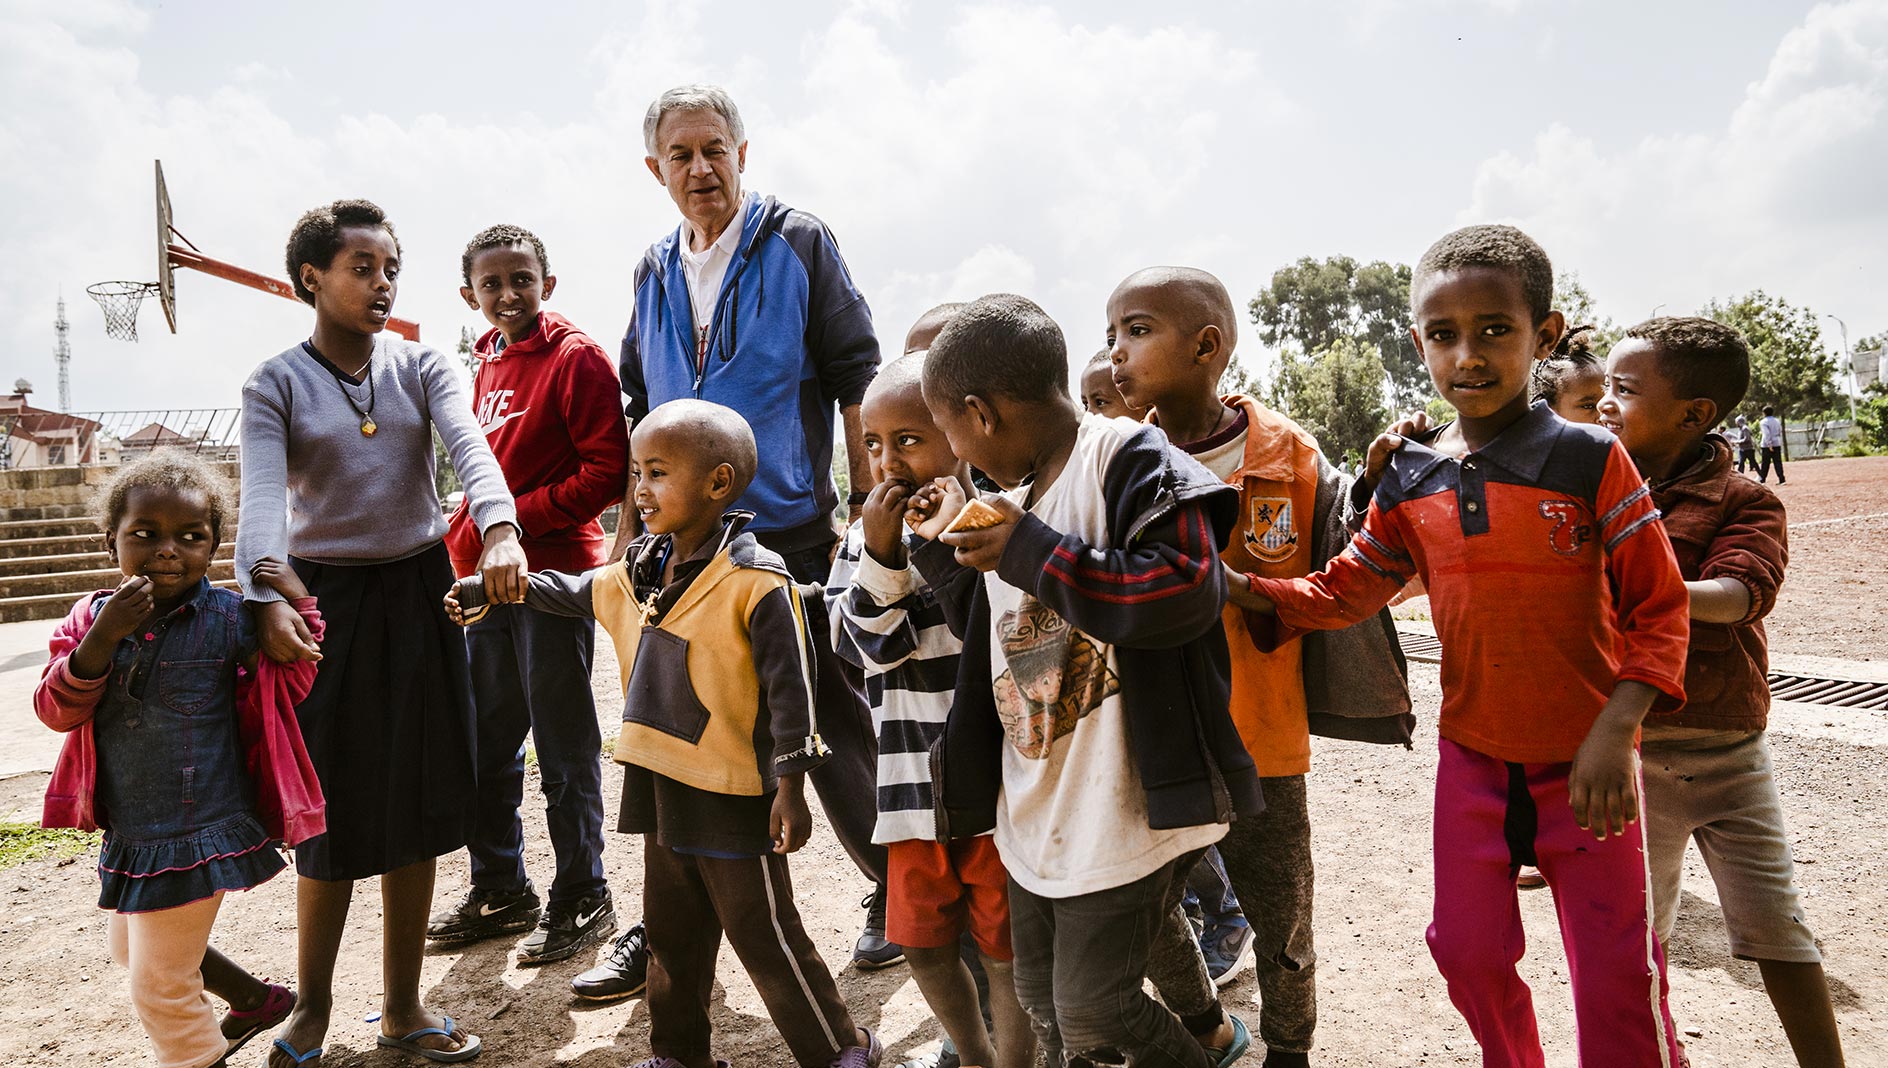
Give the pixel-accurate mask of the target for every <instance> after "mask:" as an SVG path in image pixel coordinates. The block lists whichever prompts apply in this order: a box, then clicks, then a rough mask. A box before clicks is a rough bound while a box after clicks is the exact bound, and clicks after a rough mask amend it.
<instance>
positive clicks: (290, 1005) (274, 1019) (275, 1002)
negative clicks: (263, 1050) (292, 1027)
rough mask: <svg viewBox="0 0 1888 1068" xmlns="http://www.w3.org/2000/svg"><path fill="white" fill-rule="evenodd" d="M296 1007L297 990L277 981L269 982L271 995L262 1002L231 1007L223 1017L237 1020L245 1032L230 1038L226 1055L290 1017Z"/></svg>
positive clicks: (228, 1055) (231, 1054)
mask: <svg viewBox="0 0 1888 1068" xmlns="http://www.w3.org/2000/svg"><path fill="white" fill-rule="evenodd" d="M294 1009H295V991H293V990H290V989H289V988H288V987H285V986H281V985H279V984H276V983H270V984H269V996H268V997H265V998H263V999H262V1004H261V1005H260V1006H259V1007H257V1008H253V1009H246V1010H245V1009H231V1010H229V1012H228V1013H226V1014H225V1015H224V1017H223V1019H225V1020H237V1021H239V1022H241V1023H242V1025H243V1033H242V1034H240V1035H237V1036H236V1037H235V1038H232V1039H230V1040H229V1052H227V1053H225V1054H223V1056H224V1057H233V1056H235V1055H236V1051H237V1050H239V1049H242V1048H243V1047H244V1046H245V1045H248V1043H249V1040H250V1039H252V1038H254V1037H256V1036H257V1035H259V1034H261V1033H262V1032H264V1031H269V1030H273V1029H274V1028H275V1026H276V1025H277V1024H280V1023H281V1022H282V1021H283V1020H286V1019H288V1014H289V1013H290V1012H292V1011H294Z"/></svg>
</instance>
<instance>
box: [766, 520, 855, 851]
mask: <svg viewBox="0 0 1888 1068" xmlns="http://www.w3.org/2000/svg"><path fill="white" fill-rule="evenodd" d="M767 538H768V536H767V535H766V534H757V535H755V540H757V541H759V542H760V543H761V545H763V546H766V547H768V548H773V546H770V545H768V544H767ZM835 540H836V539H835ZM775 551H776V552H779V550H777V549H776V550H775ZM832 553H833V542H830V541H829V542H826V543H824V544H821V545H816V546H813V547H811V548H807V549H798V550H794V551H792V552H782V553H780V555H781V557H782V559H784V560H785V561H786V563H787V573H788V574H790V575H792V576H793V580H794V581H795V582H818V583H822V584H823V583H825V581H826V580H827V578H829V577H831V575H832V570H833V556H832ZM820 667H822V668H827V667H834V668H836V669H837V670H838V671H839V672H840V674H841V677H842V678H843V679H844V680H845V685H846V688H847V689H849V690H850V691H851V692H852V696H853V699H852V700H840V701H829V700H822V701H821V702H820V706H819V733H820V737H822V738H823V739H825V742H826V745H827V747H828V748H830V749H832V751H833V755H832V757H831V758H830V759H829V760H827V761H826V762H825V763H824V764H821V765H820V766H819V767H816V768H814V769H813V770H812V771H810V772H808V773H807V779H808V780H809V781H811V782H812V784H813V792H814V793H815V794H817V795H818V796H819V803H820V807H821V808H823V809H825V810H826V822H827V823H830V824H832V828H833V837H835V838H837V839H839V844H840V846H841V847H843V848H844V849H845V851H846V855H847V856H849V857H851V858H852V862H853V863H854V864H856V865H858V867H859V871H860V872H861V873H862V874H863V875H864V876H865V877H866V878H867V879H870V880H872V882H873V884H875V885H877V886H884V885H885V847H884V846H882V845H877V844H875V843H874V842H873V841H872V828H873V827H874V825H876V824H877V822H878V736H877V735H876V734H875V733H874V732H873V730H872V709H871V707H870V706H869V705H867V704H866V702H865V675H864V673H863V672H861V671H860V670H859V668H858V667H856V666H854V665H852V664H849V663H846V662H845V661H843V660H841V659H839V658H838V657H837V656H828V657H825V658H823V659H822V660H821V662H820ZM821 692H822V697H824V696H825V695H827V694H828V693H831V692H833V691H830V690H828V689H827V688H825V687H822V688H821Z"/></svg>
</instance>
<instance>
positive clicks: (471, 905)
mask: <svg viewBox="0 0 1888 1068" xmlns="http://www.w3.org/2000/svg"><path fill="white" fill-rule="evenodd" d="M537 922H538V895H537V891H535V890H533V889H531V884H530V883H526V884H524V889H523V890H480V889H479V888H478V887H476V886H475V887H473V888H472V889H471V890H470V891H468V892H467V893H466V895H465V899H464V900H463V901H460V902H459V903H458V904H457V905H455V906H453V907H452V908H449V909H447V910H445V911H444V912H437V913H434V914H433V917H432V919H430V920H428V921H426V938H427V941H430V942H440V943H443V944H447V945H451V944H456V943H459V942H477V941H479V940H480V939H484V938H496V937H498V936H499V935H507V934H516V933H518V932H519V931H528V930H530V929H531V928H532V926H533V925H535V924H536V923H537Z"/></svg>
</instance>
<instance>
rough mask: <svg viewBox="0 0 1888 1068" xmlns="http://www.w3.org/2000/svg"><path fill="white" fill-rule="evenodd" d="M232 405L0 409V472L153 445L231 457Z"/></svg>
mask: <svg viewBox="0 0 1888 1068" xmlns="http://www.w3.org/2000/svg"><path fill="white" fill-rule="evenodd" d="M240 416H241V410H240V409H237V408H144V409H128V410H124V411H113V412H69V413H67V412H17V411H16V412H0V470H10V469H14V468H19V467H72V466H77V465H80V464H115V463H120V462H122V461H124V460H125V459H135V458H136V457H138V456H142V455H144V454H146V453H149V452H152V451H154V450H157V449H165V448H170V449H183V450H185V451H188V452H194V453H199V454H202V455H204V456H207V457H210V458H212V459H217V460H234V459H236V453H237V445H238V435H237V426H238V422H239V419H240Z"/></svg>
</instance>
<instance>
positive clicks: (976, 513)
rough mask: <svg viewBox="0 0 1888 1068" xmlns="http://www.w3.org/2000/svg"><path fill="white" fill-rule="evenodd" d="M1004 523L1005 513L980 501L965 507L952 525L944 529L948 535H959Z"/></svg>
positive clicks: (952, 521)
mask: <svg viewBox="0 0 1888 1068" xmlns="http://www.w3.org/2000/svg"><path fill="white" fill-rule="evenodd" d="M1001 522H1003V513H1001V512H999V511H997V510H996V509H994V508H992V507H990V506H989V505H987V504H985V503H983V502H982V501H979V500H972V501H971V502H970V503H969V504H966V505H964V510H963V511H961V512H958V513H957V518H956V519H953V520H951V525H950V526H948V527H945V528H944V533H946V534H958V533H961V532H963V531H966V530H984V529H987V528H989V527H993V526H996V525H997V524H999V523H1001Z"/></svg>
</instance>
